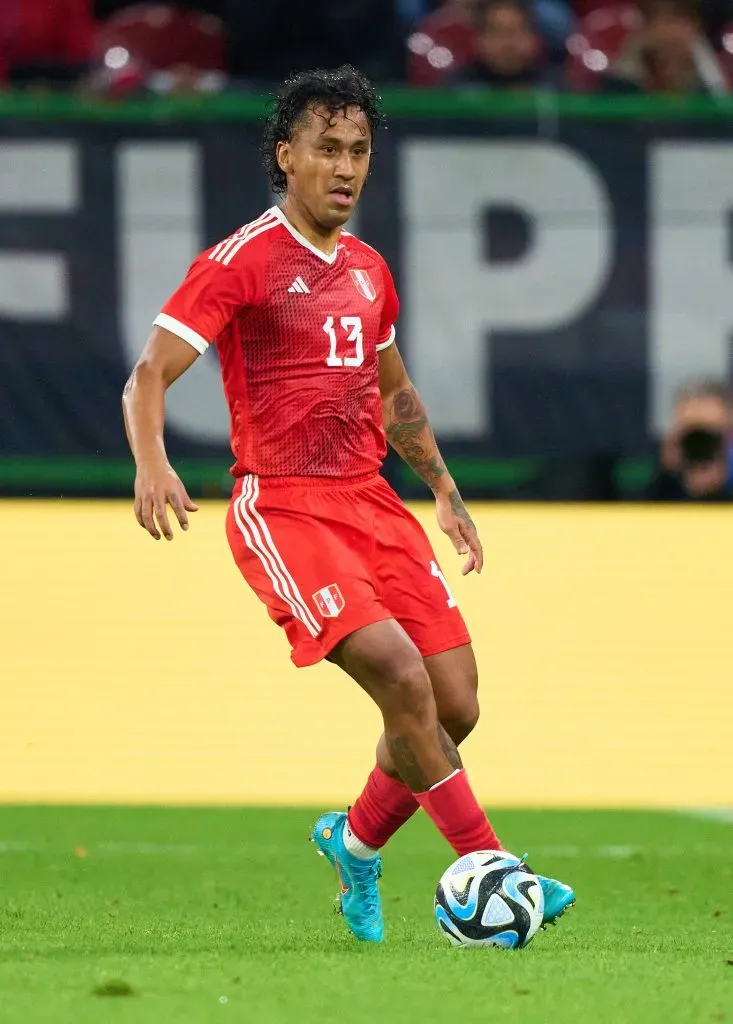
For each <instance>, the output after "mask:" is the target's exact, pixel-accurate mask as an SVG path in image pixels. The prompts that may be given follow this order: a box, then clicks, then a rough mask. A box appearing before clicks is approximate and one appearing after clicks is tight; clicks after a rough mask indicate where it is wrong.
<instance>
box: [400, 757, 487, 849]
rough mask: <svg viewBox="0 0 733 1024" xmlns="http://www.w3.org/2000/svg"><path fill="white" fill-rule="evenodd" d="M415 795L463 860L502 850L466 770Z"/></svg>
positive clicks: (459, 770)
mask: <svg viewBox="0 0 733 1024" xmlns="http://www.w3.org/2000/svg"><path fill="white" fill-rule="evenodd" d="M415 796H416V798H417V800H418V801H419V802H420V806H421V807H422V808H423V810H424V811H426V813H427V814H429V815H430V817H431V818H432V819H433V821H434V822H435V824H436V825H437V827H438V829H439V830H440V832H441V833H442V834H443V835H444V836H445V838H446V839H447V840H448V842H449V843H450V844H451V846H452V847H453V849H454V850H455V851H456V853H457V854H458V856H459V857H463V855H464V854H466V853H474V852H475V851H476V850H501V849H502V845H501V843H500V842H499V840H498V839H497V837H496V833H495V832H494V830H493V828H492V827H491V825H490V824H489V820H488V818H487V817H486V815H485V814H484V812H483V811H482V810H481V808H480V807H479V805H478V801H477V800H476V797H475V796H474V795H473V790H472V789H471V787H470V785H469V783H468V778H467V777H466V773H465V772H464V771H463V769H462V768H461V769H457V770H456V771H455V772H453V774H452V775H449V776H448V778H447V779H445V780H444V781H443V782H438V783H437V785H435V786H433V788H432V789H429V790H428V791H427V793H415Z"/></svg>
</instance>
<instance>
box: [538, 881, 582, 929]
mask: <svg viewBox="0 0 733 1024" xmlns="http://www.w3.org/2000/svg"><path fill="white" fill-rule="evenodd" d="M537 880H538V882H539V883H540V885H541V887H542V892H543V893H544V894H545V911H544V914H543V915H542V927H543V928H544V927H545V926H546V925H548V924H555V922H556V921H557V919H558V917H560V916H561V915H562V914H564V913H565V911H566V910H569V909H570V907H572V906H574V905H575V893H574V892H573V890H572V889H571V888H570V886H569V885H565V884H564V883H563V882H558V881H556V880H555V879H554V878H545V876H544V875H537Z"/></svg>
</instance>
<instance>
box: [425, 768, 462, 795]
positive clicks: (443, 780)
mask: <svg viewBox="0 0 733 1024" xmlns="http://www.w3.org/2000/svg"><path fill="white" fill-rule="evenodd" d="M462 771H463V769H462V768H456V770H455V771H452V772H451V773H450V775H446V777H445V778H444V779H441V780H440V782H436V783H435V785H434V786H431V787H430V789H429V790H428V793H432V792H433V790H434V789H437V788H438V786H444V785H445V784H446V782H450V780H451V779H452V778H454V777H455V776H456V775H460V773H461V772H462Z"/></svg>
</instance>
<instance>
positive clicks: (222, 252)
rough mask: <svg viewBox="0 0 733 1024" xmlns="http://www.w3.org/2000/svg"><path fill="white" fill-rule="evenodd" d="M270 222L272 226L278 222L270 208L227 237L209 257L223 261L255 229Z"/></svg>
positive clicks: (219, 261) (218, 261)
mask: <svg viewBox="0 0 733 1024" xmlns="http://www.w3.org/2000/svg"><path fill="white" fill-rule="evenodd" d="M270 222H272V226H274V224H275V223H276V221H274V220H273V218H272V214H271V213H270V211H269V210H268V211H267V212H266V213H263V214H262V216H261V217H258V218H257V220H253V221H251V223H249V224H245V225H243V227H241V228H239V229H238V230H237V231H235V232H234V234H232V235H230V236H229V237H228V238H225V239H224V241H223V242H219V244H218V245H217V246H216V247H215V248H214V249H212V251H211V252H210V253H209V259H210V260H215V261H216V262H217V263H222V262H223V261H224V257H225V256H226V255H227V254H228V253H230V252H231V250H232V249H233V248H234V247H235V246H237V245H238V244H239V243H240V242H242V243H243V242H245V241H246V240H247V239H248V238H250V236H251V235H252V234H253V233H254V232H255V231H257V230H258V229H259V228H261V227H262V226H263V225H265V224H267V225H269V224H270Z"/></svg>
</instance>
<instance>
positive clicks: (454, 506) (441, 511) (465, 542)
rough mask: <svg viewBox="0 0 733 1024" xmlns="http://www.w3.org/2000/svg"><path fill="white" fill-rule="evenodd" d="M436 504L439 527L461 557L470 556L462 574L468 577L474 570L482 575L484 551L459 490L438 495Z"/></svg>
mask: <svg viewBox="0 0 733 1024" xmlns="http://www.w3.org/2000/svg"><path fill="white" fill-rule="evenodd" d="M435 503H436V510H435V511H436V515H437V517H438V526H439V527H440V528H441V530H442V531H443V533H447V534H448V536H449V537H450V539H451V540H452V541H453V547H454V548H455V549H456V551H457V552H458V554H459V555H468V558H467V559H466V562H465V564H464V566H463V568H462V569H461V573H462V574H463V575H464V576H467V575H468V573H469V572H472V571H473V570H474V569H475V570H476V572H477V573H480V572H481V570H482V569H483V566H484V549H483V548H482V547H481V541H480V540H479V539H478V533H477V532H476V527H475V525H474V522H473V519H471V517H470V515H469V514H468V509H467V508H466V506H465V505H464V504H463V498H462V497H461V496H460V494H459V493H458V490H457V488H455V487H454V488H453V490H452V491H450V492H449V493H447V494H438V495H437V496H436V498H435Z"/></svg>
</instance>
